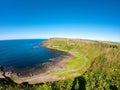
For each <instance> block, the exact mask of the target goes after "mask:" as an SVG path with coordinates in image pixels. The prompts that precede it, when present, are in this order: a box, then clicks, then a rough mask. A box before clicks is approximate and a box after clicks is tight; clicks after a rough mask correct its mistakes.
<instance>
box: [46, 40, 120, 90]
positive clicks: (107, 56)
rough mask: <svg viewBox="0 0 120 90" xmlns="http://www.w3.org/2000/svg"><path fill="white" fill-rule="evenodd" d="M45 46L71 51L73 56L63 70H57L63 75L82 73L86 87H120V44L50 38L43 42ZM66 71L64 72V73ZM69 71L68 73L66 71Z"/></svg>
mask: <svg viewBox="0 0 120 90" xmlns="http://www.w3.org/2000/svg"><path fill="white" fill-rule="evenodd" d="M44 44H45V45H46V46H47V47H52V48H56V49H62V50H66V51H69V52H71V53H72V54H73V55H74V56H75V58H74V59H73V60H72V61H70V62H69V63H68V64H67V66H66V68H65V69H64V70H61V71H58V74H59V73H60V74H61V73H62V75H64V76H67V77H69V76H72V74H73V75H74V74H76V76H77V75H78V76H79V75H80V74H83V73H84V72H85V71H86V69H87V68H89V66H90V65H91V66H90V68H89V69H88V70H87V72H86V73H84V75H83V77H84V78H85V80H86V82H87V83H86V89H88V90H89V89H91V90H93V89H99V90H101V89H108V88H109V89H110V88H119V89H120V77H119V76H120V44H119V43H113V42H99V41H89V40H71V39H54V38H53V39H50V40H48V41H47V42H45V43H44ZM65 72H66V73H65ZM68 72H69V73H68Z"/></svg>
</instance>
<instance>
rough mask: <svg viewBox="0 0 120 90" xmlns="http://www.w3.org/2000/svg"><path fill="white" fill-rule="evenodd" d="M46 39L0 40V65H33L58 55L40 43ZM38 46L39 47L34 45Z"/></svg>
mask: <svg viewBox="0 0 120 90" xmlns="http://www.w3.org/2000/svg"><path fill="white" fill-rule="evenodd" d="M45 40H46V39H37V40H3V41H0V65H2V66H3V67H5V68H8V67H13V68H18V69H20V68H26V67H34V66H36V65H38V64H42V63H45V62H48V61H50V59H51V58H56V57H58V56H60V55H61V54H60V53H56V52H54V51H52V50H50V49H47V48H44V47H43V46H41V45H40V44H41V43H42V42H43V41H45ZM36 46H39V47H36Z"/></svg>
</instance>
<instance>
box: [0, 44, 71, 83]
mask: <svg viewBox="0 0 120 90" xmlns="http://www.w3.org/2000/svg"><path fill="white" fill-rule="evenodd" d="M42 46H43V45H42ZM43 47H44V48H47V49H49V50H53V51H57V52H59V53H62V55H61V56H59V57H57V58H53V59H52V60H51V61H50V62H45V63H43V64H41V65H40V66H39V65H38V67H34V68H31V69H29V70H27V69H28V68H26V70H25V69H22V70H20V72H19V71H17V70H15V71H14V70H13V71H12V72H11V71H10V72H9V71H8V72H6V74H5V75H6V76H7V77H10V78H13V77H14V81H15V82H16V83H23V82H28V83H30V84H35V83H40V82H50V81H57V80H59V78H56V77H54V76H50V75H49V73H50V72H52V71H57V70H61V69H63V68H64V67H65V64H66V63H67V62H68V61H69V60H71V59H72V58H73V55H72V54H71V53H69V52H67V51H63V50H58V49H54V48H49V47H46V46H43ZM21 71H22V73H21ZM26 71H27V72H26ZM0 78H1V77H0Z"/></svg>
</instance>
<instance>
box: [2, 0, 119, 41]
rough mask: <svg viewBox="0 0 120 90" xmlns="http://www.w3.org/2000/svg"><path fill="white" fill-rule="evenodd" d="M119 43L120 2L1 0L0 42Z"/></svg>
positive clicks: (99, 0)
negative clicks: (62, 39) (59, 39)
mask: <svg viewBox="0 0 120 90" xmlns="http://www.w3.org/2000/svg"><path fill="white" fill-rule="evenodd" d="M52 37H65V38H80V39H92V40H105V41H116V42H120V0H0V40H7V39H40V38H52Z"/></svg>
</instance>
